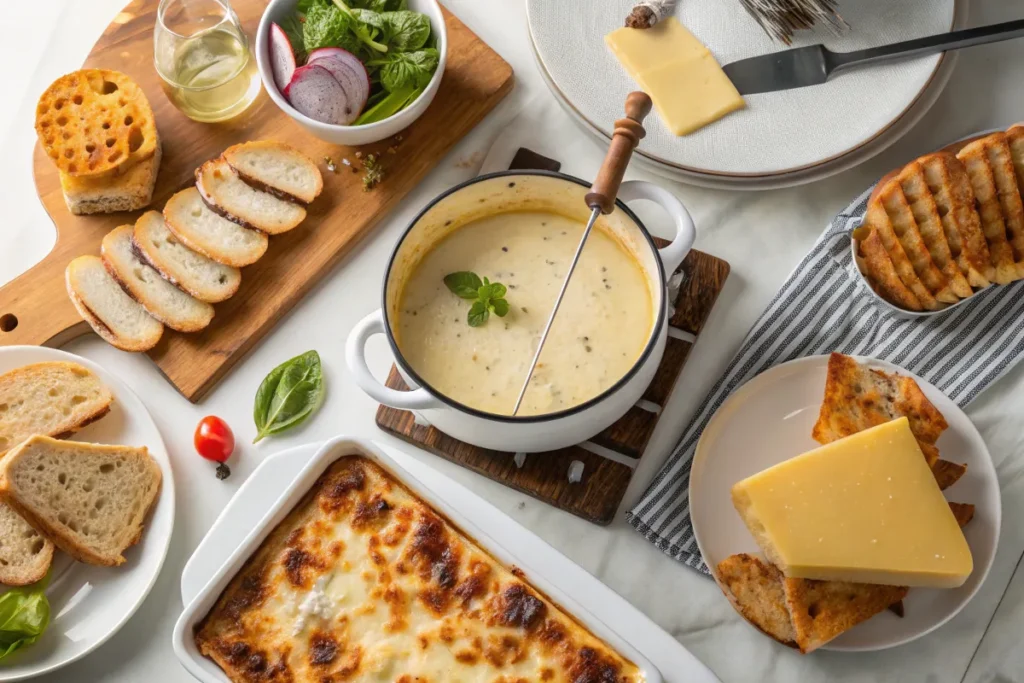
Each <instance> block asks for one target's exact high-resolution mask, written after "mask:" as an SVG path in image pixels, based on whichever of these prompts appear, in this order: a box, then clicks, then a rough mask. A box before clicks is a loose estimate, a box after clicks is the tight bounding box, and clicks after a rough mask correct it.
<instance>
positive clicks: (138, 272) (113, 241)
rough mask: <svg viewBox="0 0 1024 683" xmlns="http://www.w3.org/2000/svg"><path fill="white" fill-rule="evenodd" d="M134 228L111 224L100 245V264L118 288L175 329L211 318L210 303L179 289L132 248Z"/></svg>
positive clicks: (204, 323) (199, 324)
mask: <svg viewBox="0 0 1024 683" xmlns="http://www.w3.org/2000/svg"><path fill="white" fill-rule="evenodd" d="M134 230H135V228H134V227H133V226H131V225H122V226H121V227H119V228H114V229H113V230H111V231H110V232H109V233H107V235H106V237H104V238H103V242H102V244H101V246H100V250H101V253H102V258H103V264H104V265H105V266H106V267H107V271H108V272H109V273H110V274H111V275H113V276H114V279H115V280H117V281H118V284H120V285H121V288H122V289H124V290H125V291H126V292H128V293H129V294H130V295H131V297H132V298H133V299H135V300H136V301H138V302H139V303H140V304H142V307H143V308H145V309H146V312H147V313H149V314H150V315H151V316H153V317H154V318H156V319H157V320H159V321H160V322H162V323H163V324H164V325H167V326H168V327H170V328H171V329H174V330H178V331H179V332H196V331H198V330H201V329H203V328H204V327H206V326H207V325H209V324H210V321H211V320H213V306H211V305H210V304H208V303H205V302H202V301H199V300H198V299H195V298H193V297H191V296H189V295H188V294H186V293H185V292H183V291H181V290H180V289H178V288H177V287H175V286H174V285H172V284H171V283H170V282H168V281H167V280H165V279H163V277H161V276H160V273H158V272H157V271H156V270H154V269H153V268H152V267H151V266H150V265H149V264H148V263H146V262H145V261H143V260H142V259H141V258H139V256H138V255H137V254H136V253H135V251H133V250H132V233H133V232H134Z"/></svg>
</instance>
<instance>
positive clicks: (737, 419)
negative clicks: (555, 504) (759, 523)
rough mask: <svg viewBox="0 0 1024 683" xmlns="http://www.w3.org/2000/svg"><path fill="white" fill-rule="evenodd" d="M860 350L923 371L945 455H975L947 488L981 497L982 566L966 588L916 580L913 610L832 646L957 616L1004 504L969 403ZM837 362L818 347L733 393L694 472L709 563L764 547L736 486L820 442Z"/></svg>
mask: <svg viewBox="0 0 1024 683" xmlns="http://www.w3.org/2000/svg"><path fill="white" fill-rule="evenodd" d="M858 360H859V361H860V362H862V363H867V364H868V365H869V366H871V367H875V368H878V369H882V370H887V371H896V372H899V373H900V374H902V375H904V376H908V377H913V378H914V380H915V381H916V382H917V383H918V385H920V387H921V389H922V391H924V393H925V395H926V396H927V397H928V399H929V400H930V401H931V402H932V403H933V404H935V407H936V408H938V409H939V411H940V412H941V413H942V414H943V415H944V416H945V418H946V421H947V422H948V423H949V429H947V430H946V431H945V432H943V433H942V436H941V437H940V438H939V441H938V443H937V446H938V448H939V453H940V457H942V458H943V459H945V460H950V461H953V462H957V463H967V473H966V474H964V476H963V477H962V478H961V479H960V481H958V482H957V483H956V484H954V485H953V486H951V487H950V488H948V489H946V491H944V493H945V494H946V498H947V499H948V500H950V501H955V502H958V503H973V504H974V505H975V514H974V519H973V520H971V522H970V523H969V524H968V525H967V526H966V527H965V528H964V536H965V537H966V538H967V543H968V545H969V546H970V548H971V554H972V555H973V557H974V571H973V572H972V573H971V576H970V577H969V578H968V579H967V581H966V583H964V585H962V586H960V587H959V588H954V589H948V590H938V589H927V588H912V589H911V590H910V593H909V594H908V595H907V597H906V599H905V600H904V601H903V602H904V605H905V606H906V616H905V617H903V618H902V619H901V618H899V617H897V616H896V615H895V614H892V613H891V612H888V611H886V612H882V613H881V614H879V615H877V616H875V617H873V618H871V619H869V620H868V621H866V622H864V623H863V624H860V625H858V626H856V627H855V628H853V629H851V630H849V631H847V632H846V633H844V634H843V635H841V636H839V637H838V638H836V639H835V640H833V641H832V642H830V643H829V644H828V645H826V646H825V649H830V650H845V651H863V650H881V649H884V648H888V647H894V646H896V645H902V644H903V643H907V642H910V641H911V640H914V639H916V638H920V637H921V636H923V635H925V634H926V633H928V632H930V631H933V630H935V629H937V628H938V627H939V626H941V625H943V624H944V623H946V622H947V621H949V620H950V619H952V618H953V616H955V615H956V613H957V612H959V611H960V610H961V609H963V607H964V605H966V604H967V603H968V602H969V601H970V599H971V598H972V597H973V596H974V594H975V593H976V592H977V591H978V588H980V587H981V584H982V583H983V582H984V581H985V577H986V576H987V575H988V572H989V569H990V568H991V566H992V560H993V559H994V557H995V554H996V543H997V542H998V539H999V524H1000V517H1001V510H1002V505H1001V503H1000V494H999V482H998V480H997V479H996V470H995V467H994V466H993V465H992V458H991V457H990V456H989V453H988V449H987V448H986V447H985V442H984V441H983V440H982V438H981V435H980V434H979V433H978V430H977V429H976V428H975V427H974V425H973V424H972V423H971V421H970V419H968V417H967V416H966V415H965V414H964V412H963V411H962V410H960V408H959V407H957V405H956V404H955V403H953V401H951V400H950V399H949V398H947V397H946V396H945V395H944V394H943V393H942V392H941V391H939V390H938V389H936V388H935V387H934V386H932V385H931V384H929V383H928V382H926V381H925V380H923V379H921V378H920V377H917V376H915V375H914V374H913V373H911V372H907V371H906V370H903V369H901V368H898V367H896V366H895V365H892V364H891V363H886V362H884V361H880V360H874V359H868V358H858ZM827 368H828V356H812V357H809V358H800V359H797V360H794V361H790V362H789V363H784V364H782V365H778V366H776V367H773V368H771V369H770V370H766V371H765V372H763V373H761V374H760V375H758V376H757V377H755V378H754V379H752V380H750V381H749V382H747V383H746V384H744V385H743V386H742V387H740V388H739V389H738V390H737V391H736V392H735V393H733V394H732V396H730V397H729V398H728V399H727V400H726V401H725V403H723V404H722V407H721V408H719V409H718V412H717V413H715V415H714V417H713V418H712V419H711V422H710V423H709V424H708V427H707V429H705V430H704V433H703V434H702V435H701V439H700V442H699V443H698V444H697V452H696V454H695V455H694V457H693V468H692V470H691V473H690V515H691V519H692V521H693V531H694V536H695V537H696V539H697V547H698V548H700V552H701V555H702V556H703V557H704V562H705V563H706V564H707V565H708V566H709V567H712V568H713V567H716V566H717V565H718V563H719V562H721V561H722V560H724V559H725V558H726V557H728V556H729V555H733V554H735V553H744V552H749V553H757V552H759V550H758V547H757V544H756V543H755V542H754V539H753V538H752V537H751V535H750V532H749V531H748V530H747V527H746V525H745V524H744V523H743V520H742V519H741V518H740V516H739V514H738V513H737V512H736V510H735V509H734V508H733V506H732V500H731V498H730V496H729V491H730V489H731V488H732V485H733V484H735V483H736V482H738V481H740V480H741V479H744V478H746V477H748V476H750V475H752V474H756V473H757V472H760V471H761V470H763V469H765V468H767V467H771V466H772V465H775V464H778V463H780V462H782V461H784V460H788V459H789V458H792V457H793V456H796V455H799V454H801V453H804V452H806V451H809V450H811V449H813V448H816V447H818V446H819V445H820V444H818V443H817V442H816V441H814V439H812V438H811V428H812V427H813V425H814V423H815V421H816V420H817V419H818V411H819V408H820V407H821V400H822V396H823V395H824V390H825V377H826V371H827Z"/></svg>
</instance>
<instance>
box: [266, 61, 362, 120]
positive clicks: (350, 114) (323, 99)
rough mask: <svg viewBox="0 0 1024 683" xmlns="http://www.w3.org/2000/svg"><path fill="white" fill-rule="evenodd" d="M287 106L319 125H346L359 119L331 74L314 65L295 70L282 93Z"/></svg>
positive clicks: (356, 110) (355, 110)
mask: <svg viewBox="0 0 1024 683" xmlns="http://www.w3.org/2000/svg"><path fill="white" fill-rule="evenodd" d="M284 96H285V97H286V98H287V99H288V101H289V102H291V105H292V106H293V107H295V108H296V109H298V110H299V111H300V112H302V113H303V114H305V115H306V116H308V117H309V118H311V119H316V120H317V121H320V122H322V123H332V124H336V125H343V126H345V125H348V124H350V123H352V122H353V121H355V120H356V118H357V117H358V116H359V110H358V109H356V108H355V107H353V106H352V105H351V104H350V102H349V98H348V96H347V95H346V94H345V89H344V88H342V87H341V84H340V83H338V81H337V80H335V78H334V76H332V75H331V72H330V71H328V70H327V69H325V68H324V67H322V66H319V65H318V64H307V65H306V66H301V67H299V68H298V69H296V70H295V75H293V76H292V80H291V82H290V83H288V87H286V88H285V89H284Z"/></svg>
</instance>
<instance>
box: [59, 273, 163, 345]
mask: <svg viewBox="0 0 1024 683" xmlns="http://www.w3.org/2000/svg"><path fill="white" fill-rule="evenodd" d="M64 277H65V283H66V285H67V288H68V296H70V297H71V303H73V304H74V305H75V308H76V309H78V313H79V315H81V316H82V317H83V318H84V319H85V321H86V322H88V323H89V324H90V325H92V329H94V330H95V331H96V334H98V335H99V336H101V337H102V338H103V339H104V340H106V341H107V342H108V343H110V344H112V345H113V346H116V347H117V348H119V349H121V350H123V351H148V350H149V349H151V348H153V347H154V346H156V343H157V342H158V341H160V337H161V335H163V333H164V326H163V324H161V323H160V321H159V320H157V319H156V318H153V317H152V316H151V315H149V314H148V313H146V309H144V308H143V307H142V305H141V304H139V303H138V302H137V301H135V300H134V299H132V298H131V297H130V296H128V295H127V294H125V292H124V290H123V289H121V285H119V284H118V283H117V280H115V279H114V278H113V277H112V276H111V275H110V273H108V272H107V269H106V267H105V266H104V265H103V261H102V260H101V259H100V258H99V257H98V256H79V257H78V258H76V259H75V260H74V261H72V262H71V263H69V264H68V268H67V270H66V271H65V273H64Z"/></svg>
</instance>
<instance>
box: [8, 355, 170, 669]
mask: <svg viewBox="0 0 1024 683" xmlns="http://www.w3.org/2000/svg"><path fill="white" fill-rule="evenodd" d="M43 361H72V362H75V363H80V364H82V365H84V366H85V367H87V368H89V369H90V370H92V371H93V372H95V373H96V374H97V375H98V376H99V378H100V379H101V380H102V381H103V383H104V384H105V385H106V386H107V387H108V388H109V389H110V391H111V393H112V394H113V395H114V403H113V405H112V406H111V407H110V412H109V413H108V414H107V415H106V416H105V417H103V419H101V420H99V421H97V422H94V423H93V424H91V425H89V426H88V427H86V428H85V429H83V430H82V431H80V432H78V433H76V434H75V435H74V436H73V437H72V440H74V441H90V442H95V443H106V444H123V445H127V446H146V447H147V448H148V449H149V453H150V455H152V456H153V458H154V459H155V460H156V461H157V463H159V465H160V470H161V471H162V473H163V482H162V484H161V489H160V497H159V499H158V500H157V503H156V505H155V506H154V509H153V512H152V513H151V514H150V517H149V519H148V520H147V522H146V526H145V530H144V531H143V535H142V540H141V541H139V543H138V544H137V545H135V546H132V547H131V548H129V549H128V550H126V551H125V553H124V556H125V559H127V562H125V563H124V564H123V565H121V566H120V567H96V566H93V565H88V564H83V563H81V562H75V561H74V560H72V559H71V558H70V557H68V556H67V555H65V554H64V553H62V552H61V551H59V550H58V551H56V552H55V553H54V556H53V568H52V570H51V571H52V574H51V580H50V586H49V588H48V589H47V591H46V594H47V597H48V598H49V601H50V626H49V628H47V630H46V632H45V633H44V634H43V636H42V638H40V639H39V641H38V642H37V643H36V644H35V645H32V646H31V647H27V648H24V649H22V650H18V651H17V652H15V653H14V654H12V655H11V656H9V657H8V658H6V659H3V660H0V681H20V680H23V679H26V678H32V677H34V676H39V675H41V674H45V673H48V672H51V671H54V670H56V669H59V668H61V667H63V666H65V665H67V664H70V663H71V662H74V661H75V660H77V659H80V658H81V657H84V656H85V655H86V654H88V653H89V652H92V651H93V650H94V649H96V648H97V647H99V646H100V645H102V644H103V643H104V642H106V640H107V639H108V638H110V637H111V636H112V635H114V634H115V633H117V631H118V629H120V628H121V627H122V626H123V625H124V623H125V622H126V621H128V619H129V617H131V616H132V615H133V614H134V613H135V610H137V609H138V608H139V605H141V604H142V601H143V600H144V599H145V598H146V595H148V594H149V591H150V589H151V588H152V587H153V584H154V583H155V582H156V577H157V575H158V574H159V573H160V568H161V567H162V566H163V563H164V558H165V557H166V555H167V547H168V545H169V544H170V541H171V529H172V528H173V526H174V476H173V474H172V472H171V461H170V459H169V458H168V457H167V448H166V447H165V446H164V442H163V439H162V438H161V437H160V432H159V430H158V429H157V427H156V424H155V423H154V422H153V418H151V417H150V415H149V412H147V410H146V407H145V406H144V405H143V404H142V401H140V400H139V397H138V396H136V395H135V393H134V392H133V391H132V390H131V389H129V388H128V385H126V384H125V383H124V382H122V381H121V380H120V379H118V378H117V377H116V376H115V375H112V374H111V373H109V372H107V371H106V370H104V369H103V368H101V367H100V366H98V365H96V364H95V363H93V362H92V361H89V360H86V359H85V358H80V357H78V356H75V355H73V354H70V353H65V352H64V351H58V350H56V349H48V348H44V347H41V346H8V347H0V373H2V372H7V371H9V370H13V369H15V368H18V367H21V366H23V365H28V364H29V363H39V362H43ZM0 590H3V589H2V588H0Z"/></svg>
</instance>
